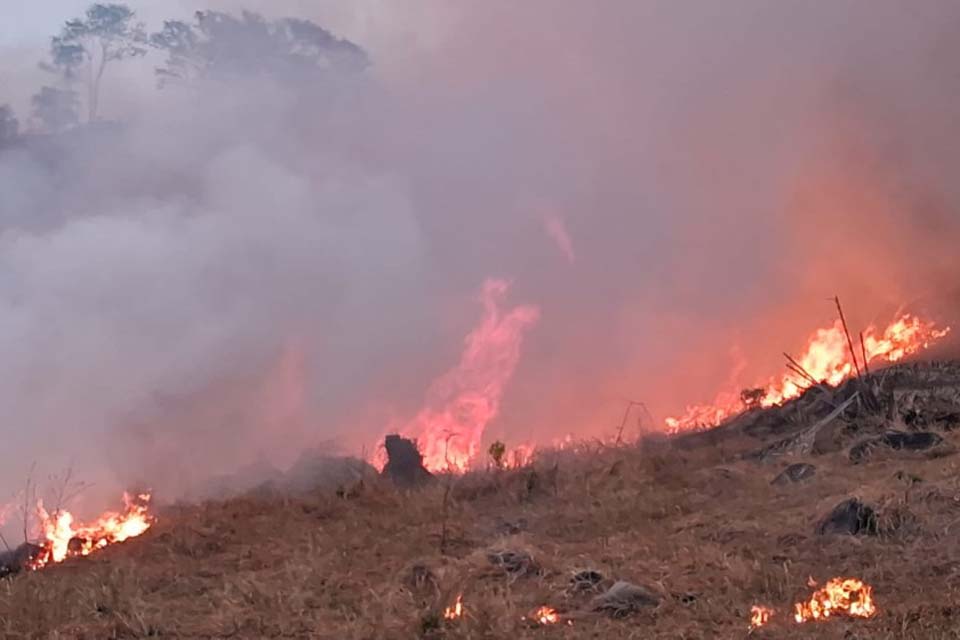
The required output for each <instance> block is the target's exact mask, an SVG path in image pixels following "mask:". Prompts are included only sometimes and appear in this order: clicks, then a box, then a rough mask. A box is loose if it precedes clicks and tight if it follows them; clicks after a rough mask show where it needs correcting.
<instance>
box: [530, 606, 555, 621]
mask: <svg viewBox="0 0 960 640" xmlns="http://www.w3.org/2000/svg"><path fill="white" fill-rule="evenodd" d="M533 619H534V620H536V621H537V622H538V623H540V624H543V625H547V624H556V623H558V622H560V614H558V613H557V610H556V609H554V608H553V607H546V606H544V607H540V608H539V609H537V610H536V611H534V612H533Z"/></svg>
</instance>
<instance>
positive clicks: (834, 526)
mask: <svg viewBox="0 0 960 640" xmlns="http://www.w3.org/2000/svg"><path fill="white" fill-rule="evenodd" d="M817 533H818V534H819V535H829V534H834V533H837V534H847V535H853V536H856V535H861V534H866V535H874V534H876V533H877V514H876V512H875V511H874V510H873V508H872V507H870V506H868V505H865V504H863V503H862V502H860V501H859V500H857V499H856V498H850V499H849V500H844V501H843V502H841V503H840V504H838V505H837V506H836V507H834V508H833V511H831V512H830V513H828V514H827V515H826V517H824V518H823V519H822V520H821V521H820V522H819V523H818V524H817Z"/></svg>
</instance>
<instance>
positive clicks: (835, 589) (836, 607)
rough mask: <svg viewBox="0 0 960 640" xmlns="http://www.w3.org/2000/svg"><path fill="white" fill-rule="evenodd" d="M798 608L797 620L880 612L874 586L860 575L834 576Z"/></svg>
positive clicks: (800, 603) (860, 615) (865, 616)
mask: <svg viewBox="0 0 960 640" xmlns="http://www.w3.org/2000/svg"><path fill="white" fill-rule="evenodd" d="M794 610H795V613H794V619H795V620H796V621H797V622H807V621H810V620H825V619H827V618H829V617H831V616H847V617H850V618H869V617H871V616H873V615H874V614H875V613H876V612H877V609H876V607H875V606H874V604H873V589H872V588H871V587H870V586H869V585H866V584H864V583H863V582H862V581H861V580H857V579H856V578H833V579H832V580H830V581H828V582H827V584H826V585H824V586H823V588H821V589H817V590H816V591H815V592H814V593H813V595H812V596H810V599H809V600H808V601H807V602H798V603H797V604H795V605H794Z"/></svg>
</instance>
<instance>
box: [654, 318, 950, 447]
mask: <svg viewBox="0 0 960 640" xmlns="http://www.w3.org/2000/svg"><path fill="white" fill-rule="evenodd" d="M949 331H950V327H946V328H944V329H938V328H937V326H936V324H935V323H933V322H929V321H925V320H921V319H920V318H918V317H916V316H913V315H910V314H905V315H903V316H901V317H899V318H897V319H896V320H895V321H893V322H892V323H891V324H890V325H889V326H887V327H886V328H885V329H884V330H883V331H879V330H878V329H877V328H876V327H874V326H870V327H868V328H867V330H866V331H864V332H863V346H862V351H864V352H865V353H866V359H867V363H868V364H870V363H877V362H879V363H884V364H889V363H893V362H897V361H898V360H902V359H903V358H905V357H907V356H909V355H913V354H915V353H917V352H919V351H921V350H923V349H926V348H928V347H929V346H930V345H931V344H933V343H934V342H936V341H937V340H939V339H941V338H943V337H944V336H945V335H947V333H949ZM857 356H858V358H861V359H862V355H861V353H857ZM797 362H798V363H799V364H800V366H801V367H803V369H804V370H805V371H806V372H807V373H809V374H810V375H811V376H813V377H814V378H815V379H816V380H817V381H818V382H823V383H826V384H829V385H837V384H839V383H841V382H843V381H844V380H846V379H847V378H849V377H850V375H851V374H852V373H853V372H854V368H853V362H852V360H851V359H850V352H849V347H848V344H847V339H846V335H845V333H844V330H843V325H842V324H841V322H840V320H837V321H836V322H835V323H834V324H833V325H832V326H830V327H826V328H822V329H818V330H817V331H816V332H815V333H814V334H813V335H812V336H810V338H809V340H808V341H807V346H806V348H805V349H804V351H803V355H801V356H800V357H799V358H797ZM756 386H757V388H759V389H761V390H762V393H761V394H760V395H759V396H758V398H759V400H758V404H759V405H760V406H763V407H771V406H776V405H780V404H783V403H784V402H786V401H787V400H790V399H792V398H796V397H798V396H799V395H800V394H801V393H803V391H804V388H805V387H804V386H803V384H802V383H800V382H798V381H797V380H796V378H795V377H794V376H793V375H792V374H784V375H781V376H779V377H774V378H771V379H770V380H768V381H767V382H766V383H764V384H761V385H756ZM743 409H744V405H743V402H742V400H741V398H740V395H739V394H737V393H733V392H730V391H727V392H723V393H720V394H718V395H717V397H716V398H715V399H714V402H713V403H712V404H710V405H696V406H691V407H687V409H686V411H685V412H684V413H683V414H682V415H680V416H676V417H671V418H667V420H666V425H667V431H668V432H669V433H679V432H681V431H687V430H690V429H697V428H703V427H710V426H714V425H717V424H719V423H720V422H722V421H723V420H726V419H727V418H729V417H731V416H734V415H736V414H737V413H739V412H741V411H742V410H743Z"/></svg>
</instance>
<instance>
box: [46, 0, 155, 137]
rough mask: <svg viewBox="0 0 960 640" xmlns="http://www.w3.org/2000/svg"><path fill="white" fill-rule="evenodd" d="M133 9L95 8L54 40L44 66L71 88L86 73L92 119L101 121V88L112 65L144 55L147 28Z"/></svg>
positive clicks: (84, 80)
mask: <svg viewBox="0 0 960 640" xmlns="http://www.w3.org/2000/svg"><path fill="white" fill-rule="evenodd" d="M134 18H135V14H134V12H133V10H132V9H130V8H129V7H128V6H126V5H123V4H94V5H92V6H91V7H90V8H89V9H87V11H86V13H85V15H84V17H83V18H77V19H75V20H70V21H68V22H67V23H66V25H64V27H63V31H61V33H60V35H59V36H56V37H54V38H52V39H51V40H50V61H49V62H48V63H44V64H43V65H42V66H43V67H44V68H45V69H47V70H49V71H52V72H55V73H57V74H59V75H60V76H61V77H62V78H63V79H64V80H65V81H66V82H67V83H68V84H72V83H73V82H76V81H78V80H79V79H80V78H79V76H80V75H81V74H80V72H81V70H82V69H85V70H86V78H85V79H83V82H85V83H86V85H87V109H88V118H89V120H90V121H91V122H92V121H94V120H96V119H97V112H98V109H99V106H100V86H101V82H102V81H103V74H104V72H105V71H106V68H107V65H108V64H110V63H111V62H116V61H119V60H123V59H125V58H133V57H137V56H142V55H144V54H145V53H146V52H147V50H146V48H145V46H144V45H145V44H146V42H147V36H146V32H145V31H144V28H143V24H142V23H138V22H134Z"/></svg>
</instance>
